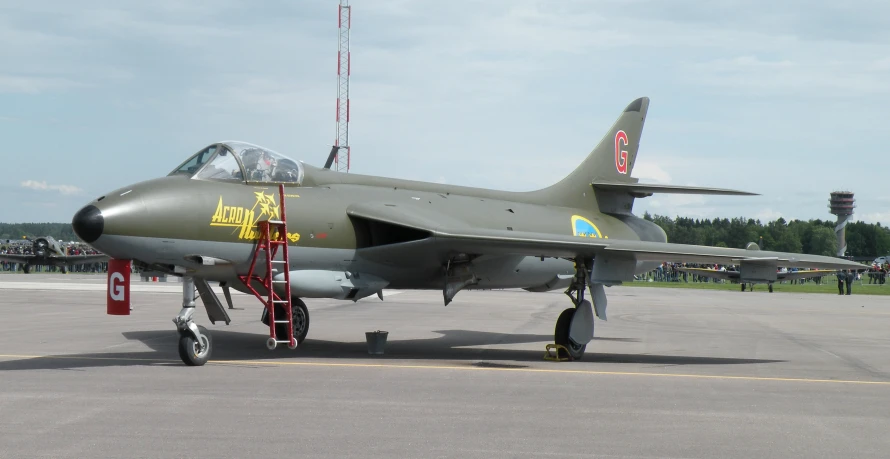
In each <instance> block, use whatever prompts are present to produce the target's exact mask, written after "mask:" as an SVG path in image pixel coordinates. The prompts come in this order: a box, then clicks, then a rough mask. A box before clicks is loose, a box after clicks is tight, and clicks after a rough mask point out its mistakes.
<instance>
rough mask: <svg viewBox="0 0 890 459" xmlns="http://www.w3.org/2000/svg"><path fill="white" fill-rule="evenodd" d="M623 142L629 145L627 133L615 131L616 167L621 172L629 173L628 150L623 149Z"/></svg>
mask: <svg viewBox="0 0 890 459" xmlns="http://www.w3.org/2000/svg"><path fill="white" fill-rule="evenodd" d="M622 144H623V145H624V146H625V147H626V146H627V134H625V133H624V131H618V132H616V133H615V169H617V170H618V173H619V174H627V150H622V149H621V146H622Z"/></svg>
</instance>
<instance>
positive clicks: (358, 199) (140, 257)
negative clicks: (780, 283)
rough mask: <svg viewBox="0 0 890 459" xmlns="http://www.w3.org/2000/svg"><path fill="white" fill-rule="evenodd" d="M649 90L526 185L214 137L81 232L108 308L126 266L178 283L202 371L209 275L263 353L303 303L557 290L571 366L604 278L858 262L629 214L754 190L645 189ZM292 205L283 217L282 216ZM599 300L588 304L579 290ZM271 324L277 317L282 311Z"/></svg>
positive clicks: (213, 301) (305, 326)
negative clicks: (257, 307)
mask: <svg viewBox="0 0 890 459" xmlns="http://www.w3.org/2000/svg"><path fill="white" fill-rule="evenodd" d="M648 108H649V99H648V98H640V99H637V100H634V101H633V102H631V103H630V104H629V105H628V106H627V107H626V108H625V109H624V110H623V111H622V112H621V114H620V116H619V118H618V120H617V121H616V122H615V124H614V125H613V126H612V127H611V128H610V129H609V131H608V132H607V133H606V135H605V137H604V138H603V139H602V141H601V142H600V143H599V144H598V145H597V146H596V148H594V149H593V151H592V152H591V153H590V155H589V156H588V157H587V159H585V160H584V161H583V162H582V163H581V165H580V166H578V167H577V168H576V169H575V170H574V171H573V172H572V173H570V174H569V175H568V176H567V177H565V178H564V179H563V180H561V181H559V182H558V183H556V184H554V185H552V186H549V187H547V188H544V189H541V190H537V191H530V192H507V191H496V190H487V189H479V188H469V187H461V186H452V185H442V184H437V183H424V182H416V181H409V180H400V179H391V178H384V177H372V176H364V175H357V174H352V173H349V174H344V173H339V172H335V171H331V170H328V169H324V168H317V167H312V166H309V165H307V164H303V163H302V162H297V161H294V160H292V159H290V158H288V157H286V156H283V155H281V154H279V153H276V152H274V151H272V150H269V149H266V148H262V147H259V146H256V145H251V144H246V143H243V142H219V143H214V144H212V145H210V146H208V147H206V148H204V149H202V150H200V151H199V152H198V153H196V154H194V155H193V156H191V157H190V158H189V159H187V160H186V161H185V162H183V163H182V164H181V165H180V166H178V167H176V168H175V169H174V170H173V171H172V172H171V173H170V174H169V175H168V176H166V177H162V178H157V179H153V180H148V181H145V182H141V183H137V184H134V185H130V186H126V187H124V188H121V189H119V190H116V191H112V192H110V193H107V194H106V195H104V196H102V197H99V198H98V199H95V200H93V201H92V202H90V203H88V204H87V205H86V206H85V207H84V208H82V209H81V210H80V211H78V212H77V213H76V214H75V215H74V218H73V220H72V224H73V227H74V230H75V232H76V233H77V235H78V236H79V237H80V238H81V239H83V240H84V241H85V242H87V243H89V244H92V245H93V246H94V247H96V248H97V249H98V250H101V251H102V252H104V253H107V254H108V255H110V256H111V257H113V258H114V260H112V261H113V262H116V261H118V260H121V261H125V263H123V264H119V263H111V262H110V263H109V287H110V288H109V313H112V314H128V313H129V311H128V307H127V306H126V305H123V306H122V307H120V308H118V307H116V306H113V304H114V301H119V302H123V303H126V302H127V301H128V300H129V298H128V293H127V292H128V288H127V284H126V282H127V279H128V273H127V272H126V271H127V270H126V266H127V265H126V261H127V260H132V262H133V263H136V264H137V265H138V266H141V267H143V268H148V269H153V270H159V271H163V272H167V273H169V274H174V275H179V276H182V277H183V301H182V305H183V307H182V309H181V311H180V313H179V315H178V316H176V318H175V319H174V323H175V324H176V326H177V329H178V330H179V333H180V335H179V353H180V357H181V358H182V360H183V361H184V362H185V363H186V364H188V365H202V364H204V363H205V362H206V361H207V359H208V358H209V357H210V354H211V347H212V341H211V339H210V334H209V332H208V331H207V330H206V329H205V328H204V327H199V326H197V325H196V324H195V323H194V321H193V319H192V315H193V313H194V310H195V299H196V297H195V291H196V289H197V291H198V292H199V293H200V298H201V300H202V301H203V303H204V306H205V308H206V309H207V313H208V317H209V318H210V320H211V322H214V323H215V322H216V321H225V322H226V323H227V324H228V323H229V317H228V315H227V313H226V310H225V308H223V307H222V305H221V302H220V301H219V299H218V298H217V296H216V294H215V293H214V292H213V290H211V289H210V288H209V284H208V282H219V283H220V285H221V286H222V287H223V291H224V293H225V294H226V301H227V302H228V303H229V306H230V307H231V296H230V295H229V290H228V289H230V288H234V289H237V290H239V291H242V292H246V293H253V294H255V295H256V296H257V297H259V298H261V300H262V301H263V303H264V305H265V306H264V309H263V321H264V323H266V324H267V325H269V328H270V338H269V339H268V340H267V346H268V347H270V348H274V347H275V345H277V344H278V343H287V344H288V346H289V347H291V348H295V347H297V345H298V344H299V343H300V342H302V341H303V340H304V339H305V338H306V334H307V332H308V330H309V311H308V309H307V308H306V304H305V303H304V302H303V299H304V298H333V299H340V300H349V301H356V300H358V299H360V298H363V297H367V296H371V295H375V294H377V295H380V296H381V298H382V293H381V292H382V289H384V288H394V289H426V290H430V289H433V290H440V291H442V295H443V300H444V303H445V304H446V305H447V304H448V303H449V302H451V301H452V299H453V298H454V297H455V295H456V294H457V293H458V292H460V291H461V290H463V289H504V288H523V289H526V290H529V291H533V292H540V291H548V290H554V289H565V292H566V294H567V295H568V296H569V298H570V300H571V303H572V304H571V307H568V308H566V309H565V310H564V311H562V313H561V314H559V316H558V317H557V318H556V325H555V330H554V341H555V344H556V345H558V346H559V347H558V350H559V352H560V353H561V354H563V355H565V356H567V357H569V358H571V359H580V358H581V357H582V356H583V354H584V351H585V349H586V347H587V344H588V343H589V342H590V341H591V339H592V338H593V332H594V317H595V316H596V317H599V318H600V319H602V320H605V319H606V293H605V287H607V286H614V285H619V284H621V283H623V282H629V281H632V280H633V278H634V275H635V274H641V273H645V272H647V271H649V270H652V269H654V268H655V267H656V266H658V265H659V264H660V263H662V262H665V261H668V262H691V263H719V264H737V265H740V266H741V269H742V272H746V271H747V270H753V271H756V272H762V273H763V274H762V278H763V279H764V280H771V279H772V280H775V279H776V272H777V267H778V266H786V267H791V266H797V267H806V268H823V269H857V268H861V267H860V266H859V265H858V264H855V263H852V262H849V261H846V260H842V259H837V258H831V257H824V256H815V255H802V254H796V253H782V252H765V251H758V252H752V251H750V250H745V249H731V248H717V247H706V246H695V245H684V244H672V243H668V242H667V239H666V236H665V232H664V231H663V230H662V229H661V228H660V227H659V226H658V225H656V224H654V223H652V222H650V221H647V220H644V219H642V218H639V217H636V216H635V215H633V213H632V210H633V203H634V200H635V199H637V198H643V197H646V196H651V195H652V194H653V193H685V194H717V195H751V194H752V193H745V192H741V191H733V190H726V189H719V188H700V187H683V186H672V185H655V184H643V183H639V182H638V180H637V179H635V178H632V177H631V172H632V170H633V167H634V163H635V161H636V157H637V150H638V148H639V142H640V135H641V133H642V130H643V124H644V121H645V119H646V113H647V111H648ZM285 208H286V209H287V211H286V212H285ZM587 293H589V297H590V298H591V299H592V303H591V301H590V300H588V299H586V298H585V296H586V294H587ZM276 317H277V319H276Z"/></svg>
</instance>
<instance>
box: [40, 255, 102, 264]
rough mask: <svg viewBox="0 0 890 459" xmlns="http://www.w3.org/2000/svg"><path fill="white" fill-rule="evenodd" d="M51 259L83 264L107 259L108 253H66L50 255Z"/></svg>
mask: <svg viewBox="0 0 890 459" xmlns="http://www.w3.org/2000/svg"><path fill="white" fill-rule="evenodd" d="M52 258H53V259H56V260H58V262H60V263H64V264H69V265H83V264H88V263H102V262H105V261H108V259H109V258H111V257H109V256H108V255H103V254H97V255H66V256H58V257H52Z"/></svg>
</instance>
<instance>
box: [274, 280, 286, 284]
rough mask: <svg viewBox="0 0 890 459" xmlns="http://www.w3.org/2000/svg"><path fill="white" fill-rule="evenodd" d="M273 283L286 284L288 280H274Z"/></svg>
mask: <svg viewBox="0 0 890 459" xmlns="http://www.w3.org/2000/svg"><path fill="white" fill-rule="evenodd" d="M272 283H273V284H286V283H287V281H279V280H273V281H272Z"/></svg>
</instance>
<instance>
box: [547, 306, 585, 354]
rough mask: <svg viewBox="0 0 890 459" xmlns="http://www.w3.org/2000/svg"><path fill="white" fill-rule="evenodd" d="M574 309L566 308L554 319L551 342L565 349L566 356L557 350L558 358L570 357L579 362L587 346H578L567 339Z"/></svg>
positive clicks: (563, 352)
mask: <svg viewBox="0 0 890 459" xmlns="http://www.w3.org/2000/svg"><path fill="white" fill-rule="evenodd" d="M575 311H576V309H575V308H568V309H566V310H564V311H562V313H560V314H559V317H558V318H557V319H556V328H555V329H554V330H553V342H554V343H556V344H559V345H560V346H563V347H565V348H566V349H567V350H568V355H566V352H565V351H563V350H562V349H560V350H559V357H561V358H565V357H570V358H571V359H572V360H581V358H582V357H584V350H585V349H587V344H584V345H579V344H577V343H575V342H574V341H572V339H571V338H569V332H570V330H571V328H572V318H573V317H575Z"/></svg>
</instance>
